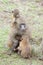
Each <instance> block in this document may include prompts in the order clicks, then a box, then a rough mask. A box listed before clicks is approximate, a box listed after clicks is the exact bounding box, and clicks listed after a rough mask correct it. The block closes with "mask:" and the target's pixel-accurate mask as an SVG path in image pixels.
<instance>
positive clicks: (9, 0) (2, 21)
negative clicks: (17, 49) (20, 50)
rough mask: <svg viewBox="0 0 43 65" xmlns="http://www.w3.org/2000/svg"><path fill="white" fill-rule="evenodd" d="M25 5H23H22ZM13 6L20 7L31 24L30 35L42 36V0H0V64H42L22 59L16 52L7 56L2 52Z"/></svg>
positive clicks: (41, 62)
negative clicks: (40, 0)
mask: <svg viewBox="0 0 43 65" xmlns="http://www.w3.org/2000/svg"><path fill="white" fill-rule="evenodd" d="M37 1H39V0H37ZM24 5H25V6H24ZM14 8H18V9H20V11H21V13H22V14H23V15H25V17H26V19H27V21H28V23H29V26H31V27H30V28H31V33H32V37H34V38H35V37H38V38H39V37H43V6H42V2H39V3H38V2H35V1H34V0H33V1H28V2H27V1H25V2H24V1H23V0H22V2H20V1H19V0H17V1H16V0H0V65H43V61H39V60H36V59H34V58H32V59H30V60H29V59H23V58H21V57H20V56H19V55H17V54H16V53H14V54H12V55H11V56H8V55H7V54H4V52H5V51H6V50H7V49H6V48H5V45H6V41H7V37H8V32H9V29H10V21H11V13H8V12H7V13H6V12H5V10H6V11H12V10H13V9H14Z"/></svg>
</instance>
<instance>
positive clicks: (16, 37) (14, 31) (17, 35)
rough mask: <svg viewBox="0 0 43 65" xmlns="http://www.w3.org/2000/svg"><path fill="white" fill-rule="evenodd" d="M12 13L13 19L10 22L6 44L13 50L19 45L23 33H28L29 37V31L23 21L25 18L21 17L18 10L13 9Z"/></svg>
mask: <svg viewBox="0 0 43 65" xmlns="http://www.w3.org/2000/svg"><path fill="white" fill-rule="evenodd" d="M12 13H13V18H14V20H13V21H12V22H11V25H12V26H11V31H10V36H9V37H10V38H9V41H8V46H9V47H10V49H11V50H15V49H17V47H18V46H19V42H20V40H21V37H22V36H23V35H28V38H30V33H29V30H28V27H27V24H26V22H25V19H23V18H22V17H21V16H20V14H19V10H18V9H15V10H14V11H12Z"/></svg>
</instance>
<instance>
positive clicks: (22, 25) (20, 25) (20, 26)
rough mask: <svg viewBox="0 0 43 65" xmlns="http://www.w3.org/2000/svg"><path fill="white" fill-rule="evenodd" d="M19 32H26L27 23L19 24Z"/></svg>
mask: <svg viewBox="0 0 43 65" xmlns="http://www.w3.org/2000/svg"><path fill="white" fill-rule="evenodd" d="M19 30H20V31H22V32H23V31H25V30H26V24H25V23H20V24H19Z"/></svg>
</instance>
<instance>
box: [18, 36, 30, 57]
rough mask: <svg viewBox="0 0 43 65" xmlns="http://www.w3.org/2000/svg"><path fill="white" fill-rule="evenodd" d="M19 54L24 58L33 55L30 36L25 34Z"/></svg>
mask: <svg viewBox="0 0 43 65" xmlns="http://www.w3.org/2000/svg"><path fill="white" fill-rule="evenodd" d="M18 54H20V55H21V56H22V57H23V58H30V56H31V45H30V42H29V39H28V37H26V36H24V37H23V39H22V41H21V42H20V44H19V47H18Z"/></svg>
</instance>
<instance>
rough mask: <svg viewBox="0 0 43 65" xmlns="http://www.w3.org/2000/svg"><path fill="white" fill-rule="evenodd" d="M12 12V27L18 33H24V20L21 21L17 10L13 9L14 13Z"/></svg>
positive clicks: (25, 27)
mask: <svg viewBox="0 0 43 65" xmlns="http://www.w3.org/2000/svg"><path fill="white" fill-rule="evenodd" d="M12 12H13V18H14V19H15V20H13V25H14V27H16V29H17V30H18V32H20V33H24V32H25V31H26V29H27V25H26V24H25V20H23V18H22V17H21V16H20V14H19V10H18V9H14V11H12Z"/></svg>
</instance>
